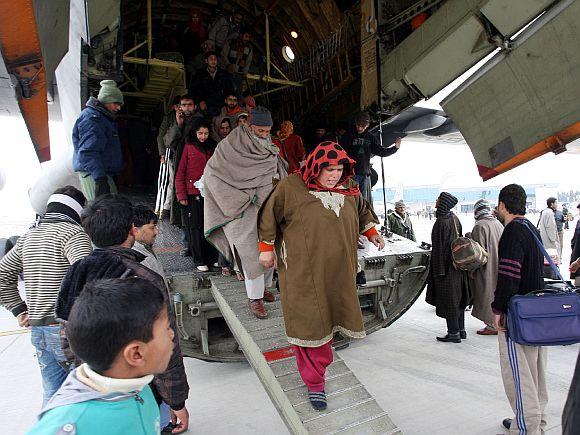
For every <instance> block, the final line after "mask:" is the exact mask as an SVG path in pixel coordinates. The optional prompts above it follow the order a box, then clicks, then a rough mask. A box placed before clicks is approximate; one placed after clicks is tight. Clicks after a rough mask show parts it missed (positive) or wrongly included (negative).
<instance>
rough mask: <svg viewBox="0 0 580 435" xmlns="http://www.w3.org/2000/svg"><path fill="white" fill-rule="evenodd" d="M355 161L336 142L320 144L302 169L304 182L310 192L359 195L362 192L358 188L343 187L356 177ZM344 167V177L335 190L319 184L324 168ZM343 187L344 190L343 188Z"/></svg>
mask: <svg viewBox="0 0 580 435" xmlns="http://www.w3.org/2000/svg"><path fill="white" fill-rule="evenodd" d="M354 164H355V161H354V160H353V159H351V158H350V157H349V156H348V154H347V153H346V151H345V150H344V149H343V148H342V147H341V146H340V145H339V144H337V143H336V142H331V141H326V142H322V143H320V144H319V145H318V146H317V147H316V148H314V151H312V152H311V153H310V154H309V155H308V158H307V159H306V164H305V165H304V166H303V167H302V168H301V169H300V173H301V174H302V180H303V181H304V184H306V187H308V190H314V191H317V192H325V191H328V192H335V193H340V194H342V195H359V194H360V190H359V188H358V186H355V187H346V188H345V187H342V186H343V185H344V183H346V182H347V181H348V180H350V179H351V178H353V177H354ZM336 165H343V166H344V170H343V171H342V177H340V180H338V183H336V186H334V187H333V188H328V187H323V186H322V185H320V183H319V182H318V176H319V175H320V173H321V172H322V168H326V167H328V166H336ZM341 187H342V188H341Z"/></svg>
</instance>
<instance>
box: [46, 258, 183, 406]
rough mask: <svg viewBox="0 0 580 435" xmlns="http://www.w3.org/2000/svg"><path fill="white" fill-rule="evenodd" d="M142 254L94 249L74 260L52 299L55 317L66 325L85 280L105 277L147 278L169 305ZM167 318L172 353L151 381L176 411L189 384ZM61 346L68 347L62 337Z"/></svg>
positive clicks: (159, 280)
mask: <svg viewBox="0 0 580 435" xmlns="http://www.w3.org/2000/svg"><path fill="white" fill-rule="evenodd" d="M144 259H145V256H144V255H143V254H141V253H139V252H137V251H134V250H132V249H129V248H119V247H116V248H107V249H95V250H94V251H93V252H92V253H91V254H90V255H89V256H87V257H85V258H83V259H82V260H79V261H77V262H76V263H74V264H73V265H72V266H71V267H70V269H69V271H68V273H67V274H66V276H65V277H64V279H63V281H62V285H61V287H60V293H59V295H58V299H57V302H56V317H57V319H58V320H59V321H60V322H61V324H63V325H66V321H67V320H68V316H69V314H70V310H71V308H72V306H73V303H74V301H75V300H76V298H77V297H78V295H79V294H80V293H81V291H82V290H83V288H84V286H85V284H86V283H88V282H91V281H95V280H99V279H109V278H127V277H135V276H136V277H139V278H143V279H146V280H148V281H150V282H151V283H152V284H153V285H155V286H156V287H157V288H158V289H159V291H161V292H162V293H163V298H164V299H165V302H166V303H167V305H168V306H169V307H171V308H172V304H171V301H170V298H169V293H168V292H167V287H166V286H165V281H164V280H163V278H162V277H161V276H160V275H158V274H157V273H155V272H153V271H152V270H151V269H148V268H147V267H145V266H143V265H142V264H141V261H143V260H144ZM171 312H172V313H173V315H172V316H171V318H170V323H171V327H172V328H173V330H174V331H176V334H175V337H174V339H173V354H172V355H171V359H170V360H169V365H168V366H167V369H166V370H165V372H163V373H161V374H159V375H156V376H155V378H154V379H153V383H154V384H155V387H156V388H157V391H158V393H159V395H160V396H161V397H162V398H163V400H164V401H165V403H167V404H168V405H169V406H170V407H171V408H172V409H175V410H180V409H182V408H183V407H184V406H185V401H186V399H187V397H188V396H189V385H188V383H187V376H186V374H185V367H184V365H183V356H182V355H181V349H180V347H179V336H178V334H177V327H176V322H175V313H174V312H173V310H171ZM63 347H64V348H65V349H68V348H69V346H68V343H67V342H66V340H65V341H64V343H63Z"/></svg>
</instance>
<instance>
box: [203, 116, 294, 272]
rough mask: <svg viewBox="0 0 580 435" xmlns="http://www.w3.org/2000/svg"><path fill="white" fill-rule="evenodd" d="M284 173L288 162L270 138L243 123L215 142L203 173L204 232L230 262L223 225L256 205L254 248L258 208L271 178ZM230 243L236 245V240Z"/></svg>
mask: <svg viewBox="0 0 580 435" xmlns="http://www.w3.org/2000/svg"><path fill="white" fill-rule="evenodd" d="M287 175H288V170H287V163H286V162H285V161H284V160H283V159H282V158H281V157H280V152H279V149H278V147H276V146H275V145H274V144H272V141H271V140H270V139H269V138H268V139H259V138H258V137H257V136H255V135H254V134H253V133H252V132H251V130H250V128H249V127H248V126H246V125H241V126H239V127H237V128H235V129H233V130H232V132H231V133H230V134H229V135H228V136H227V137H226V138H225V139H223V140H222V141H221V142H220V143H219V144H218V146H217V148H216V150H215V152H214V154H213V156H212V157H211V158H210V159H209V161H208V162H207V165H206V167H205V171H204V176H203V179H204V189H205V190H204V200H205V204H204V232H205V236H206V238H207V240H208V241H209V242H210V243H211V244H213V245H214V246H215V247H216V248H217V249H218V250H219V251H220V252H221V253H222V254H223V255H224V256H225V257H226V258H227V259H228V260H229V261H230V262H232V263H233V254H232V252H231V249H230V244H229V243H228V240H227V239H226V236H225V233H224V230H223V227H224V226H225V225H227V224H229V223H231V222H234V221H236V220H237V219H241V218H242V216H243V217H244V221H246V220H247V219H248V218H249V217H250V216H247V215H245V216H244V212H245V211H246V210H248V208H249V207H250V205H252V204H253V205H255V206H256V207H251V210H254V211H255V213H254V214H255V216H253V219H252V221H251V222H252V223H251V224H252V225H253V227H254V231H255V233H256V237H255V238H256V250H257V243H258V235H257V210H258V209H259V208H260V206H261V205H262V202H264V201H265V200H266V198H267V197H268V195H269V194H270V192H271V190H272V180H273V179H274V178H278V179H279V180H281V179H284V178H286V177H287ZM244 233H247V231H244ZM244 237H247V235H245V236H244ZM229 242H230V243H232V244H234V245H236V240H230V241H229ZM246 242H247V241H246ZM255 260H256V261H257V258H256V259H255ZM242 261H243V259H242ZM252 275H253V274H252ZM249 278H254V277H249Z"/></svg>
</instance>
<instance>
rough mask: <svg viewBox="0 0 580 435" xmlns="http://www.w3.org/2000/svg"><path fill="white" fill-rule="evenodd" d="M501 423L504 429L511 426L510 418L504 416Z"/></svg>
mask: <svg viewBox="0 0 580 435" xmlns="http://www.w3.org/2000/svg"><path fill="white" fill-rule="evenodd" d="M501 424H502V426H503V427H505V428H506V429H509V428H510V427H512V419H511V418H504V419H503V420H502V422H501Z"/></svg>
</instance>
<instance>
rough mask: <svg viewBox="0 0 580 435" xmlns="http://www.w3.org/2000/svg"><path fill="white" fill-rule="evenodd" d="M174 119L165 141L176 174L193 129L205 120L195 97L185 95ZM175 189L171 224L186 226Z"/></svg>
mask: <svg viewBox="0 0 580 435" xmlns="http://www.w3.org/2000/svg"><path fill="white" fill-rule="evenodd" d="M174 117H175V122H173V124H172V125H171V126H170V127H169V129H168V130H167V133H166V134H165V138H164V141H165V144H166V146H168V147H169V148H170V149H171V151H172V156H173V158H172V159H171V162H169V164H170V165H171V168H172V169H171V170H172V171H173V173H174V174H175V173H176V172H177V167H178V166H179V161H180V160H181V154H182V153H183V147H184V146H185V142H186V141H187V138H188V137H189V133H190V132H191V130H192V129H193V130H195V127H196V126H197V124H198V122H200V121H202V120H203V115H202V114H201V113H199V112H198V111H197V106H196V104H195V100H194V99H193V97H192V96H191V95H188V94H185V95H182V96H181V99H180V104H179V107H178V108H177V111H176V112H175V115H174ZM174 187H175V186H174V185H173V186H172V188H171V209H170V222H171V223H172V224H173V225H179V226H185V217H184V216H183V213H182V212H183V209H182V207H180V206H179V202H178V201H177V200H176V198H175V189H174ZM168 194H169V190H168Z"/></svg>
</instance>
